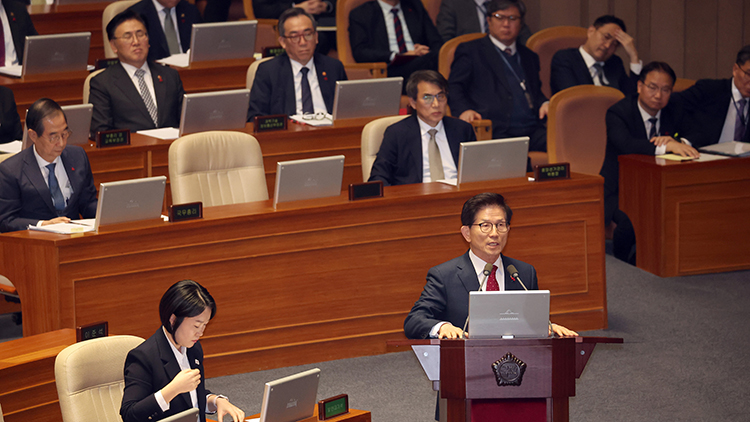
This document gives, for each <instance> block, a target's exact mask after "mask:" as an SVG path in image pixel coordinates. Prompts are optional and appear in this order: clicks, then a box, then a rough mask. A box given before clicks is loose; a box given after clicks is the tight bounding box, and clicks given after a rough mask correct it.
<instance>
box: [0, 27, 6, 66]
mask: <svg viewBox="0 0 750 422" xmlns="http://www.w3.org/2000/svg"><path fill="white" fill-rule="evenodd" d="M4 31H5V28H3V21H2V19H0V66H5V32H4Z"/></svg>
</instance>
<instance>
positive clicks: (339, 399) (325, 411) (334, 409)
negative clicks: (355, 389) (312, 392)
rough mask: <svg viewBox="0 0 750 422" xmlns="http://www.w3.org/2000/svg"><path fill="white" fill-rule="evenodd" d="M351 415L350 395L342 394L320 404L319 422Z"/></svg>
mask: <svg viewBox="0 0 750 422" xmlns="http://www.w3.org/2000/svg"><path fill="white" fill-rule="evenodd" d="M344 413H349V395H347V394H340V395H338V396H335V397H331V398H327V399H324V400H321V401H319V402H318V420H320V421H324V420H326V419H331V418H335V417H336V416H339V415H343V414H344Z"/></svg>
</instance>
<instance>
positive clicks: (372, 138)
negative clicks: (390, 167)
mask: <svg viewBox="0 0 750 422" xmlns="http://www.w3.org/2000/svg"><path fill="white" fill-rule="evenodd" d="M406 117H409V116H390V117H382V118H380V119H375V120H373V121H371V122H370V123H368V124H366V125H365V127H364V128H363V129H362V181H363V182H366V181H367V179H369V178H370V171H371V170H372V164H373V163H374V162H375V157H377V155H378V151H379V150H380V144H382V143H383V134H384V133H385V129H386V128H388V126H390V125H392V124H394V123H396V122H400V121H401V120H403V119H405V118H406Z"/></svg>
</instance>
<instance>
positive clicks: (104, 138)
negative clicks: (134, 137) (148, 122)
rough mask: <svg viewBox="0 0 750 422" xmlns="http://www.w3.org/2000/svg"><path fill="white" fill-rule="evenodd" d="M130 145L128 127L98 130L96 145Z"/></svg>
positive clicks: (104, 146)
mask: <svg viewBox="0 0 750 422" xmlns="http://www.w3.org/2000/svg"><path fill="white" fill-rule="evenodd" d="M122 145H130V131H129V130H127V129H116V130H103V131H101V132H96V147H97V148H107V147H118V146H122Z"/></svg>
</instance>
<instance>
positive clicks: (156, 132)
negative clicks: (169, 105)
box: [136, 127, 180, 139]
mask: <svg viewBox="0 0 750 422" xmlns="http://www.w3.org/2000/svg"><path fill="white" fill-rule="evenodd" d="M136 133H140V134H141V135H146V136H150V137H152V138H159V139H177V138H179V137H180V129H178V128H176V127H163V128H159V129H148V130H139V131H138V132H136Z"/></svg>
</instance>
